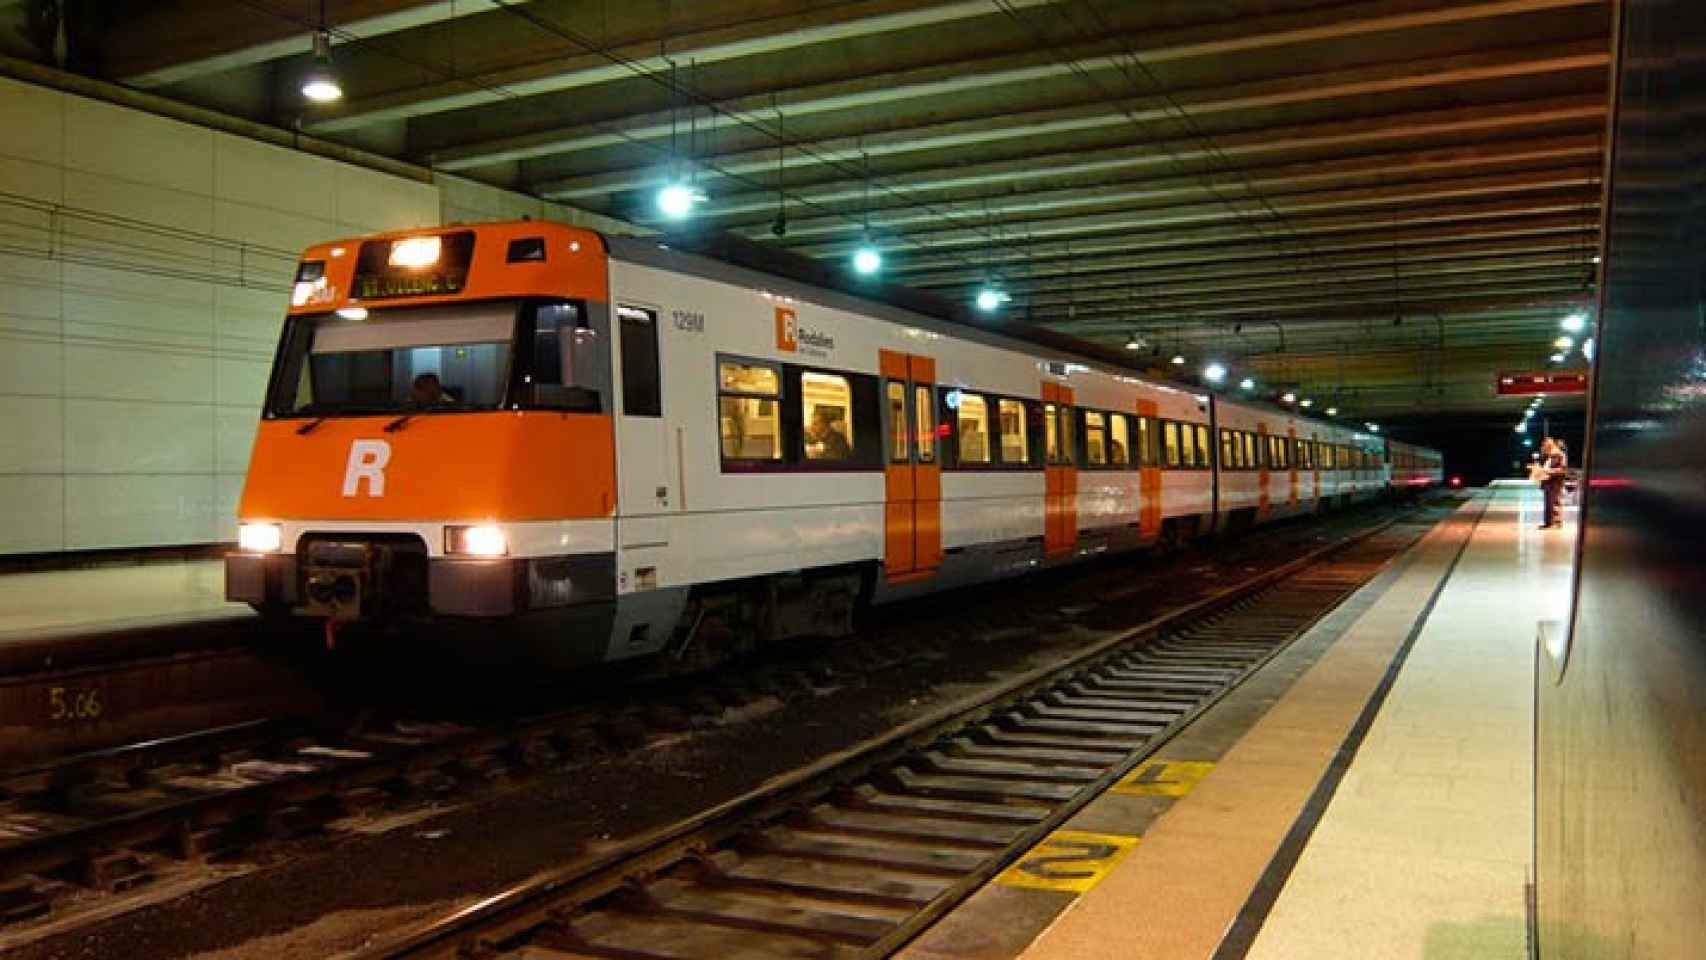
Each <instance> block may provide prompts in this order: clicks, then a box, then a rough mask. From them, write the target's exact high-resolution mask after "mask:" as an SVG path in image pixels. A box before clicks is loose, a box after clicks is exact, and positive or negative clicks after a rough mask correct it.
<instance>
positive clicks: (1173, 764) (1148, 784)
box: [1114, 760, 1214, 797]
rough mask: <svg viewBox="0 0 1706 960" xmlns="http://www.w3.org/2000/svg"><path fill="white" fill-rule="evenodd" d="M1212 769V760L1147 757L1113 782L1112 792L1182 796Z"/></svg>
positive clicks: (1146, 795) (1144, 795) (1133, 794)
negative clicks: (1139, 764)
mask: <svg viewBox="0 0 1706 960" xmlns="http://www.w3.org/2000/svg"><path fill="white" fill-rule="evenodd" d="M1213 769H1214V764H1212V763H1208V762H1205V761H1202V760H1149V761H1145V762H1144V764H1143V765H1142V766H1140V767H1138V768H1137V769H1136V770H1133V771H1132V772H1131V774H1130V775H1129V776H1127V777H1126V778H1125V779H1124V780H1121V781H1120V782H1119V783H1118V784H1117V785H1115V787H1114V792H1115V793H1123V794H1126V795H1128V796H1139V797H1182V796H1184V795H1185V794H1187V793H1190V792H1191V788H1192V787H1195V786H1196V785H1197V782H1198V781H1200V780H1201V779H1202V778H1203V777H1206V776H1208V772H1209V771H1210V770H1213Z"/></svg>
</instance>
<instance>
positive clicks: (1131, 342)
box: [1125, 333, 1143, 350]
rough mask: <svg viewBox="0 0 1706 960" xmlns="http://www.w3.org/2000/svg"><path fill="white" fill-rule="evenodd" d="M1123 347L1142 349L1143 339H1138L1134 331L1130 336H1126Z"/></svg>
mask: <svg viewBox="0 0 1706 960" xmlns="http://www.w3.org/2000/svg"><path fill="white" fill-rule="evenodd" d="M1125 348H1126V349H1127V350H1142V349H1143V341H1142V340H1139V339H1138V338H1137V334H1135V333H1134V334H1132V335H1131V336H1129V337H1127V338H1126V341H1125Z"/></svg>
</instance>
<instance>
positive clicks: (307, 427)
mask: <svg viewBox="0 0 1706 960" xmlns="http://www.w3.org/2000/svg"><path fill="white" fill-rule="evenodd" d="M330 419H332V418H331V417H329V416H325V417H315V418H314V419H313V420H310V421H308V422H307V423H305V424H303V425H302V426H300V427H297V428H296V435H297V436H299V437H303V436H307V435H308V434H310V433H313V432H314V431H315V430H317V429H319V427H320V424H322V423H325V422H326V421H327V420H330Z"/></svg>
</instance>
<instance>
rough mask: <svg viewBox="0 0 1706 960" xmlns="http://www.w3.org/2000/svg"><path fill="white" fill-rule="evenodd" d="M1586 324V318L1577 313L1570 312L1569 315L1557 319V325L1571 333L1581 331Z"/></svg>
mask: <svg viewBox="0 0 1706 960" xmlns="http://www.w3.org/2000/svg"><path fill="white" fill-rule="evenodd" d="M1587 325H1588V318H1587V317H1586V316H1584V315H1582V314H1579V313H1572V314H1570V315H1569V316H1567V317H1565V318H1564V319H1562V320H1560V321H1558V326H1560V327H1563V328H1564V329H1565V330H1568V331H1570V332H1571V333H1581V332H1582V329H1583V328H1585V327H1586V326H1587Z"/></svg>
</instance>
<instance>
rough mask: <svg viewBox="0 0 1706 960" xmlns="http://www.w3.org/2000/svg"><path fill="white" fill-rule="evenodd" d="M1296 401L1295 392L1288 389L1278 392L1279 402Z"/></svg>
mask: <svg viewBox="0 0 1706 960" xmlns="http://www.w3.org/2000/svg"><path fill="white" fill-rule="evenodd" d="M1296 402H1297V394H1295V393H1292V392H1291V391H1290V390H1287V391H1286V392H1284V393H1282V394H1280V403H1296Z"/></svg>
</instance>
